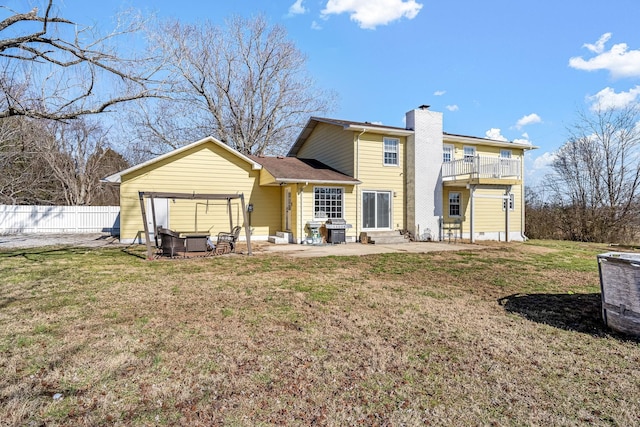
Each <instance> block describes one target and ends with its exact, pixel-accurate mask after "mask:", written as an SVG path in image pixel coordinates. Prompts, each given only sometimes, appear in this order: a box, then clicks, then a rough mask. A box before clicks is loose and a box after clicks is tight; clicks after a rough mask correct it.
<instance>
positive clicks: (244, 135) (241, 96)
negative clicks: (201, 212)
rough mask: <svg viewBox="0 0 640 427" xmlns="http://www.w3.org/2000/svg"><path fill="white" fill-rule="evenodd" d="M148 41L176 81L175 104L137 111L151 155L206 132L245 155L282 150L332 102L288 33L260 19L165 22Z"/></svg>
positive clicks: (145, 106) (147, 106) (141, 136)
mask: <svg viewBox="0 0 640 427" xmlns="http://www.w3.org/2000/svg"><path fill="white" fill-rule="evenodd" d="M151 37H152V41H153V44H154V45H156V46H158V48H159V49H160V50H161V51H162V53H163V56H164V57H165V58H166V59H167V61H168V62H169V63H170V70H171V71H170V72H171V76H172V78H171V79H170V80H172V81H173V82H175V87H174V91H173V93H172V100H171V101H168V100H163V101H159V102H153V103H151V104H149V103H147V104H141V105H140V106H139V107H138V113H139V114H138V115H137V123H138V124H139V125H140V126H139V128H138V129H139V130H141V133H140V134H139V140H140V141H145V142H147V143H148V144H149V146H146V147H145V148H146V149H147V150H148V151H149V152H151V153H153V154H157V153H159V152H165V151H167V150H168V149H172V148H176V147H178V146H180V145H183V144H185V143H186V142H190V141H194V140H197V139H200V138H202V137H204V136H207V135H212V136H215V137H217V138H218V139H220V140H222V141H224V142H226V143H227V144H228V145H230V146H231V147H233V148H235V149H237V150H238V151H240V152H242V153H246V154H262V153H275V152H282V151H284V149H285V147H288V146H289V145H290V143H291V142H292V139H293V137H294V136H295V134H296V133H297V132H298V131H299V129H300V127H301V125H303V124H304V122H305V121H306V120H307V118H308V117H309V115H312V114H316V113H319V112H323V111H326V110H327V109H328V107H329V105H330V103H331V99H332V96H331V94H329V93H326V92H323V91H321V90H318V89H316V87H315V84H314V82H313V81H312V79H311V78H310V77H309V76H308V75H307V73H306V70H305V65H306V57H305V56H304V55H303V54H302V53H301V52H300V51H299V50H298V49H297V48H296V47H295V45H294V43H293V42H292V41H290V40H289V39H288V38H287V34H286V31H285V30H284V28H282V27H280V26H273V27H270V26H269V25H268V24H267V22H266V21H265V19H264V18H262V17H258V18H254V19H250V20H246V19H242V18H234V19H231V20H229V21H228V22H227V23H226V26H225V27H219V26H215V25H213V24H212V23H210V22H204V23H201V24H194V25H187V24H182V23H180V22H177V21H176V22H167V23H163V24H161V25H159V27H158V28H157V29H156V30H155V31H154V32H153V33H152V34H151Z"/></svg>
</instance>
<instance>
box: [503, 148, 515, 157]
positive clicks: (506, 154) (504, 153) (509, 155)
mask: <svg viewBox="0 0 640 427" xmlns="http://www.w3.org/2000/svg"><path fill="white" fill-rule="evenodd" d="M512 155H513V152H512V151H511V150H507V149H505V148H503V149H501V150H500V158H501V159H510V158H511V156H512Z"/></svg>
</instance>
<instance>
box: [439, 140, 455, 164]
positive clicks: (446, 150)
mask: <svg viewBox="0 0 640 427" xmlns="http://www.w3.org/2000/svg"><path fill="white" fill-rule="evenodd" d="M454 150H455V148H454V147H453V145H451V144H443V145H442V163H449V162H452V161H453V153H454ZM447 154H448V155H449V160H447V159H446V156H447Z"/></svg>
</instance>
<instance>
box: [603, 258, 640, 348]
mask: <svg viewBox="0 0 640 427" xmlns="http://www.w3.org/2000/svg"><path fill="white" fill-rule="evenodd" d="M598 270H599V272H600V290H601V295H602V320H603V321H604V323H605V324H606V325H607V326H608V327H609V328H611V329H612V330H614V331H617V332H622V333H624V334H629V335H633V336H636V337H640V254H631V253H625V252H608V253H605V254H600V255H598Z"/></svg>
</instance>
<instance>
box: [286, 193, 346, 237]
mask: <svg viewBox="0 0 640 427" xmlns="http://www.w3.org/2000/svg"><path fill="white" fill-rule="evenodd" d="M316 187H338V188H342V194H343V212H344V219H345V220H346V222H347V223H348V224H351V225H352V226H353V227H354V228H350V229H347V232H346V236H347V240H349V239H350V238H354V237H355V236H356V230H355V226H356V190H355V189H356V186H354V185H346V186H345V185H313V184H309V185H307V186H304V185H298V188H297V191H296V193H297V194H296V196H297V198H298V199H297V201H298V203H296V206H297V209H296V217H295V218H294V223H295V224H297V226H296V230H301V234H298V233H296V237H297V238H298V239H299V240H298V241H301V240H304V238H305V237H306V236H307V230H306V229H305V226H306V224H307V222H309V221H313V220H314V219H315V218H314V188H316ZM299 191H302V193H301V194H300V193H298V192H299Z"/></svg>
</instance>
